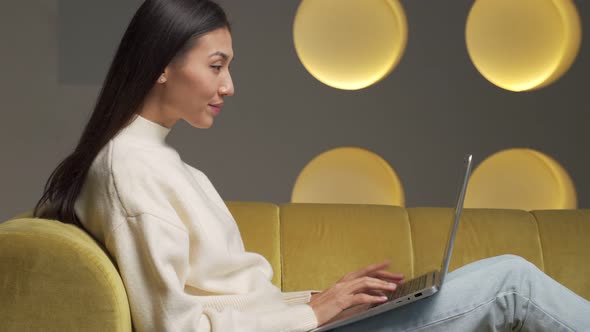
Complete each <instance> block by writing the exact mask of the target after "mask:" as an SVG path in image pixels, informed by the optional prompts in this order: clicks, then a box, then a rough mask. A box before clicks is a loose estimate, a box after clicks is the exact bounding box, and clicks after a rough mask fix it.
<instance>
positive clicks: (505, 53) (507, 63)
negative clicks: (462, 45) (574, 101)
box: [465, 0, 582, 91]
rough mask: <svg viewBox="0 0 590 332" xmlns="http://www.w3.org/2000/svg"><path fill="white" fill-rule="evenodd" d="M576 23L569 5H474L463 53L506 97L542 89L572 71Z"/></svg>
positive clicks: (563, 1) (567, 0)
mask: <svg viewBox="0 0 590 332" xmlns="http://www.w3.org/2000/svg"><path fill="white" fill-rule="evenodd" d="M581 34H582V32H581V23H580V17H579V15H578V11H577V9H576V6H575V4H574V3H573V2H572V1H571V0H518V1H514V0H476V1H475V2H474V4H473V6H472V7H471V10H470V12H469V15H468V17H467V24H466V28H465V39H466V44H467V51H468V52H469V57H470V58H471V61H472V62H473V64H474V65H475V67H476V68H477V70H478V71H479V72H480V73H481V74H482V75H483V76H484V77H485V78H486V79H487V80H488V81H490V82H492V83H493V84H495V85H497V86H499V87H501V88H503V89H506V90H510V91H526V90H533V89H538V88H542V87H544V86H546V85H548V84H551V83H552V82H554V81H555V80H557V79H558V78H559V77H561V76H562V75H563V74H564V73H565V72H566V71H567V70H568V69H569V68H570V66H571V65H572V63H573V62H574V60H575V58H576V55H577V54H578V50H579V48H580V40H581Z"/></svg>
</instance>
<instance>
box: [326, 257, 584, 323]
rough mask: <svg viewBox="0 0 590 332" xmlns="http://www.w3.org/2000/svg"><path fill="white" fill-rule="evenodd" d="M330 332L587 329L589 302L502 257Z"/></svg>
mask: <svg viewBox="0 0 590 332" xmlns="http://www.w3.org/2000/svg"><path fill="white" fill-rule="evenodd" d="M333 331H335V332H353V331H354V332H357V331H358V332H360V331H362V332H367V331H371V332H373V331H375V332H385V331H387V332H390V331H590V302H588V301H587V300H585V299H583V298H582V297H580V296H578V295H576V294H575V293H574V292H572V291H570V290H569V289H567V288H566V287H564V286H563V285H561V284H559V283H558V282H556V281H555V280H553V279H551V278H550V277H549V276H547V275H546V274H544V273H543V272H542V271H540V270H539V269H538V268H537V267H536V266H535V265H533V264H532V263H530V262H528V261H526V260H525V259H523V258H521V257H518V256H513V255H504V256H498V257H493V258H488V259H484V260H481V261H477V262H474V263H472V264H469V265H466V266H463V267H461V268H459V269H457V270H455V271H453V272H452V273H450V274H449V275H448V276H447V279H446V281H445V284H444V285H443V287H442V289H441V290H440V292H439V293H438V294H435V295H433V296H431V297H429V298H426V299H423V300H420V301H417V302H414V303H412V304H408V305H406V306H404V307H400V308H398V309H393V310H391V311H388V312H384V313H382V314H379V315H377V316H373V317H370V318H367V319H365V320H362V321H359V322H355V323H353V324H350V325H347V326H343V327H340V328H336V329H334V330H333Z"/></svg>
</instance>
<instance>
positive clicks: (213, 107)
mask: <svg viewBox="0 0 590 332" xmlns="http://www.w3.org/2000/svg"><path fill="white" fill-rule="evenodd" d="M222 106H223V104H217V105H211V104H209V107H211V111H213V113H215V115H217V114H219V113H221V107H222Z"/></svg>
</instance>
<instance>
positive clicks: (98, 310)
mask: <svg viewBox="0 0 590 332" xmlns="http://www.w3.org/2000/svg"><path fill="white" fill-rule="evenodd" d="M0 308H1V309H0V331H60V332H61V331H97V332H99V331H100V332H103V331H130V329H131V318H130V314H129V302H128V301H127V295H126V293H125V288H124V287H123V282H122V280H121V277H120V276H119V274H118V272H117V270H116V269H115V266H114V265H113V263H112V261H111V260H110V259H109V257H108V256H107V255H106V253H105V251H104V250H103V249H102V248H101V247H100V246H99V245H98V244H97V243H96V242H95V241H94V240H93V239H92V238H91V237H90V236H88V235H87V234H86V233H85V232H83V231H82V230H81V229H79V228H77V227H75V226H72V225H66V224H62V223H60V222H57V221H52V220H45V219H17V220H11V221H7V222H5V223H3V224H0Z"/></svg>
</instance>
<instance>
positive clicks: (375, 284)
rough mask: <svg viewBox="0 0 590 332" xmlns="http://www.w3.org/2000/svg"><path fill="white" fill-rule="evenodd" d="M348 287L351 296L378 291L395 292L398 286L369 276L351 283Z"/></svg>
mask: <svg viewBox="0 0 590 332" xmlns="http://www.w3.org/2000/svg"><path fill="white" fill-rule="evenodd" d="M347 286H348V287H347V288H348V293H350V294H357V293H367V292H369V291H376V290H384V291H393V290H395V289H396V288H397V284H395V283H392V282H387V281H383V280H380V279H376V278H372V277H367V276H365V277H362V278H358V279H355V280H353V281H351V282H349V284H348V285H347Z"/></svg>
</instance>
